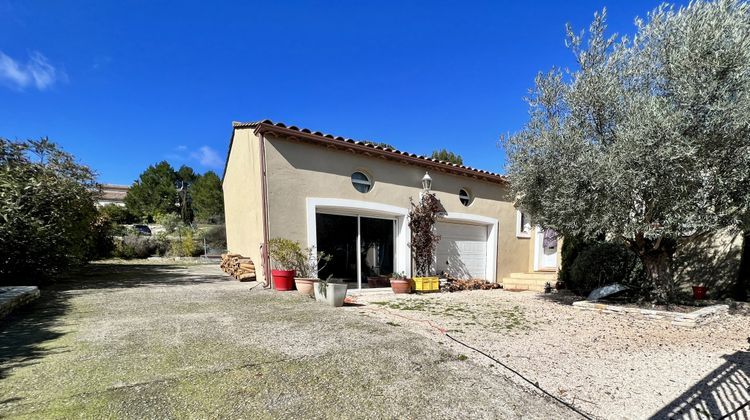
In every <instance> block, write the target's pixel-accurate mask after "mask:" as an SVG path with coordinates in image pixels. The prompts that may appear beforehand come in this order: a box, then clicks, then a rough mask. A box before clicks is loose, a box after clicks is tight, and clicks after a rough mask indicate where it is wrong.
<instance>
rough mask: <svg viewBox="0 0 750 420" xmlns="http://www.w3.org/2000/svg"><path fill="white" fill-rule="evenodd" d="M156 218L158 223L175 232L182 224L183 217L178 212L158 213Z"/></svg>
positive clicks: (168, 230)
mask: <svg viewBox="0 0 750 420" xmlns="http://www.w3.org/2000/svg"><path fill="white" fill-rule="evenodd" d="M155 219H156V223H158V224H160V225H161V226H162V227H163V228H164V231H165V232H167V233H173V232H174V231H175V230H177V229H178V228H180V226H181V225H182V219H181V218H180V215H179V214H176V213H166V214H161V213H160V214H157V215H156V217H155Z"/></svg>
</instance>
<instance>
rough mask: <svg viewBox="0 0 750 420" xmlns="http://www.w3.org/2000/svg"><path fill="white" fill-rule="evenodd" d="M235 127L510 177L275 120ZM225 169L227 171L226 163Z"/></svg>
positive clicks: (484, 176)
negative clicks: (363, 148) (297, 135)
mask: <svg viewBox="0 0 750 420" xmlns="http://www.w3.org/2000/svg"><path fill="white" fill-rule="evenodd" d="M232 127H233V128H235V129H236V128H255V129H258V128H261V129H265V131H271V132H277V133H280V134H286V135H294V134H295V133H294V132H297V133H300V134H302V135H307V136H311V137H317V138H319V139H320V140H323V141H327V142H332V143H339V144H341V145H345V144H353V145H357V146H363V147H365V148H369V149H372V150H373V152H376V153H378V152H379V153H380V154H382V155H384V156H387V157H392V158H394V159H395V160H399V158H402V159H403V160H409V161H410V163H419V162H421V163H423V164H424V165H426V166H430V167H436V168H438V169H441V168H442V169H443V170H445V171H446V172H454V173H460V174H462V175H470V176H475V177H477V178H481V179H486V180H488V181H494V182H503V183H507V182H508V179H507V177H506V176H505V175H501V174H498V173H495V172H490V171H485V170H483V169H477V168H473V167H471V166H465V165H457V164H455V163H451V162H446V161H442V160H438V159H433V158H431V157H428V156H422V155H417V154H414V153H409V152H404V151H401V150H398V149H391V148H389V147H382V146H379V145H377V144H375V143H374V142H371V141H364V140H354V139H350V138H346V137H341V136H334V135H333V134H326V133H323V132H320V131H313V130H310V129H308V128H299V127H297V126H294V125H286V124H284V123H281V122H276V123H275V122H273V121H271V120H262V121H251V122H238V121H234V122H232ZM224 170H225V171H226V165H225V168H224Z"/></svg>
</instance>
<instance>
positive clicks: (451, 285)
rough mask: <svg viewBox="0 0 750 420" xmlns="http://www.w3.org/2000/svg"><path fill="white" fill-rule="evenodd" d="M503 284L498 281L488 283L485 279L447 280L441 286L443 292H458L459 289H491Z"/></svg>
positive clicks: (498, 287) (499, 287)
mask: <svg viewBox="0 0 750 420" xmlns="http://www.w3.org/2000/svg"><path fill="white" fill-rule="evenodd" d="M502 287H503V286H501V285H500V284H498V283H490V282H488V281H485V280H478V279H473V280H449V281H448V282H447V283H446V284H445V285H443V287H442V291H443V292H459V291H461V290H491V289H501V288H502Z"/></svg>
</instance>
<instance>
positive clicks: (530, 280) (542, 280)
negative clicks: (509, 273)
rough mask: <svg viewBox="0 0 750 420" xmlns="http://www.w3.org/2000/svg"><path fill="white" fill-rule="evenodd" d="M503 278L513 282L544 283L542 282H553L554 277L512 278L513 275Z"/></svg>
mask: <svg viewBox="0 0 750 420" xmlns="http://www.w3.org/2000/svg"><path fill="white" fill-rule="evenodd" d="M503 280H508V283H514V284H541V285H544V283H550V284H553V283H555V281H556V280H555V279H549V278H536V279H514V278H513V277H510V278H508V277H506V278H505V279H503Z"/></svg>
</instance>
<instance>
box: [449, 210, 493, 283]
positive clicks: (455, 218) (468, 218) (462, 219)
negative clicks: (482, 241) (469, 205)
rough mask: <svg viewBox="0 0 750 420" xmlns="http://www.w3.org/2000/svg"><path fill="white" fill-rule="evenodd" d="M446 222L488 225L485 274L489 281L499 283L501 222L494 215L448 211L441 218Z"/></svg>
mask: <svg viewBox="0 0 750 420" xmlns="http://www.w3.org/2000/svg"><path fill="white" fill-rule="evenodd" d="M440 220H441V221H445V222H458V223H472V224H479V225H486V226H487V230H488V231H487V263H486V264H487V266H486V267H485V276H486V277H487V279H486V280H487V281H489V282H493V283H497V278H496V277H495V276H496V273H497V251H498V250H497V232H498V226H499V223H498V221H497V219H493V218H492V217H486V216H479V215H476V214H468V213H446V214H444V215H443V217H441V218H440Z"/></svg>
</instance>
